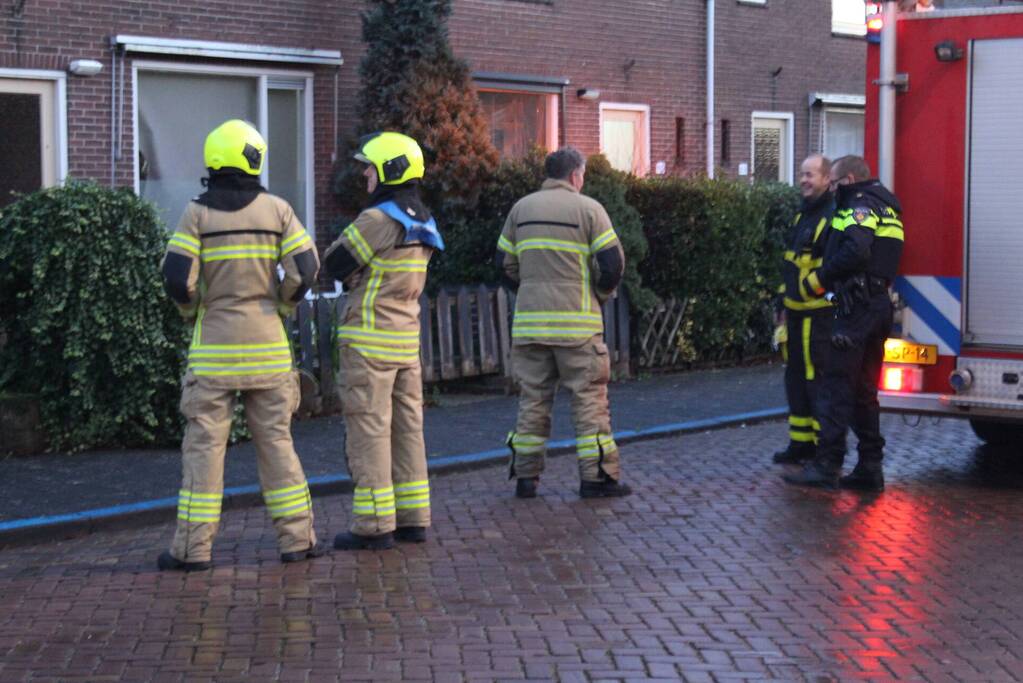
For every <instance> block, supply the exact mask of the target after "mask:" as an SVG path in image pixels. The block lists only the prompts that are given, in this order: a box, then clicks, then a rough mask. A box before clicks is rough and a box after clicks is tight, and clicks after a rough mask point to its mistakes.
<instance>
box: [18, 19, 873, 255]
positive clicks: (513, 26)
mask: <svg viewBox="0 0 1023 683" xmlns="http://www.w3.org/2000/svg"><path fill="white" fill-rule="evenodd" d="M14 5H15V9H17V7H19V6H20V11H13V10H12V11H5V12H4V14H3V16H2V17H0V68H6V69H9V68H31V69H56V70H61V71H63V70H65V69H66V68H67V66H68V64H69V63H70V61H71V60H73V59H80V58H87V59H96V60H99V61H101V62H103V64H104V69H103V71H102V72H101V73H100V74H98V75H96V76H93V77H89V78H82V77H75V76H69V77H68V78H67V111H68V119H67V134H68V147H69V153H68V156H69V170H70V173H71V175H72V176H75V177H84V178H93V179H95V180H97V181H99V182H102V183H109V182H110V179H111V158H112V155H111V145H112V128H111V78H112V77H113V69H112V68H111V67H112V51H111V49H110V46H109V37H110V36H112V35H115V34H131V35H142V36H158V37H164V38H187V39H194V40H216V41H229V42H237V43H247V44H270V45H274V46H288V47H301V48H319V49H331V50H340V51H341V53H342V55H343V57H344V60H345V63H344V65H343V66H341V67H340V68H339V69H335V68H334V67H332V66H304V67H294V68H295V69H296V70H300V71H312V72H313V73H314V74H315V76H314V85H313V88H314V94H315V104H314V140H315V142H314V150H315V173H316V206H317V217H316V218H317V223H318V224H323V223H325V222H327V221H329V220H331V219H332V218H333V213H334V205H333V200H332V198H331V196H330V190H329V187H330V175H331V167H332V158H331V155H332V152H333V150H334V148H335V140H334V126H335V122H334V111H335V106H336V108H337V112H338V128H339V131H340V133H341V135H342V136H344V135H345V134H346V133H347V132H348V131H350V130H351V128H352V127H353V125H354V120H353V119H354V110H355V101H356V97H357V91H358V64H359V60H360V57H361V55H362V52H363V48H362V44H361V38H360V21H359V12H360V11H361V10H363V9H364V8H365V4H364V3H363V2H361V1H360V0H346V1H343V2H333V3H325V2H318V1H315V0H309V1H307V0H277V1H276V2H273V3H269V2H253V3H235V2H229V1H227V0H204V2H196V1H195V0H177V1H176V2H169V1H166V0H163V1H160V0H154V1H141V0H121V1H115V0H92V1H90V2H83V1H74V2H68V1H67V0H28V1H27V2H16V3H14ZM716 7H717V14H718V18H717V30H718V40H717V57H716V58H717V70H716V80H717V88H718V89H717V98H716V106H717V116H718V121H716V122H715V129H716V131H717V149H718V154H720V137H721V120H722V119H726V120H728V121H729V122H730V128H731V135H730V137H731V157H730V161H729V162H728V163H725V164H723V167H724V168H725V170H726V171H728V172H729V173H734V172H735V171H736V168H737V166H738V164H739V163H740V162H743V161H746V162H748V161H749V158H748V157H749V148H750V114H751V112H752V111H753V110H772V111H785V112H791V113H792V114H793V115H794V118H795V159H796V161H797V163H798V160H799V159H800V158H802V156H803V155H804V154H806V153H807V151H808V150H810V149H812V148H813V145H812V143H811V138H813V139H814V140H815V139H816V138H817V137H818V133H817V132H815V131H812V130H811V122H810V120H809V118H810V116H809V111H808V105H807V96H808V93H810V92H812V91H827V92H842V93H858V94H862V93H863V90H864V77H863V73H864V58H865V46H864V43H863V41H862V40H856V39H849V38H842V37H833V36H832V35H831V30H830V14H831V11H830V3H829V2H826V1H814V2H791V1H786V0H767V3H766V5H764V6H757V5H754V4H750V3H749V2H748V0H747V2H739V1H738V0H717V6H716ZM705 22H706V3H705V2H704V1H703V0H632V1H630V2H627V3H623V2H620V0H549V1H544V0H455V3H454V14H453V17H452V20H451V23H450V32H451V40H452V44H453V46H454V49H455V51H456V53H457V54H459V55H460V56H462V57H464V58H465V59H467V60H468V61H469V62H470V64H471V66H472V68H473V69H474V70H476V71H488V72H506V73H515V74H522V75H531V76H554V77H564V78H568V79H570V81H571V85H569V86H568V87H567V88H566V94H565V97H564V98H563V100H562V101H563V105H564V112H563V118H562V135H561V139H562V140H563V141H564V142H567V143H569V144H572V145H575V146H577V147H579V148H580V149H581V150H582V151H584V152H586V153H593V152H597V151H599V113H598V102H594V101H585V100H581V99H579V98H577V97H576V95H575V92H576V90H577V89H578V88H591V89H597V90H599V91H600V92H601V96H600V100H601V101H604V102H620V103H635V104H646V105H649V107H650V112H651V121H650V123H651V126H650V128H651V159H650V160H651V164H652V166H653V164H656V162H658V161H664V162H665V163H666V167H667V171H668V172H680V173H692V172H700V171H701V170H702V169H703V168H704V166H705V163H704V153H705V152H704V139H705V136H704V112H705V84H704V72H705V56H706V52H705V45H704V43H705V30H706V28H705V27H706V24H705ZM139 58H144V59H147V60H161V59H169V58H165V57H159V56H151V55H143V56H139V55H131V54H129V55H127V57H126V58H125V60H124V63H125V64H126V67H127V68H126V74H125V75H126V77H125V79H124V81H125V82H124V98H123V103H124V110H123V112H122V117H123V119H122V120H123V127H122V130H123V139H122V148H123V150H124V153H123V154H122V155H121V159H120V161H118V162H116V163H115V164H114V168H113V175H114V179H115V183H116V184H118V185H129V186H130V185H132V184H133V182H134V173H135V171H134V163H133V153H134V149H135V142H134V140H133V138H132V135H133V132H132V108H131V106H132V102H133V93H132V91H131V85H132V84H131V78H130V76H131V64H132V63H133V61H134V60H135V59H139ZM177 59H185V58H177ZM187 61H188V62H190V63H196V64H199V63H218V62H215V61H212V60H203V59H199V58H191V57H189V58H187ZM219 63H220V64H227V65H230V66H234V65H238V64H239V62H236V61H231V62H230V63H227V62H225V61H223V60H220V61H219ZM241 64H246V63H244V62H242V63H241ZM256 64H257V63H250V64H249V65H256ZM267 66H270V67H273V68H278V69H280V68H285V69H287V68H291V67H289V66H288V65H283V64H279V63H275V64H269V65H267ZM778 67H781V72H780V73H779V74H778V76H777V77H773V78H772V76H771V72H773V71H774V70H775V69H777V68H778ZM335 79H336V83H337V95H336V100H335ZM678 120H682V121H683V122H684V139H683V144H682V146H681V147H682V150H683V154H682V158H681V160H680V162H679V163H676V139H675V138H676V127H677V121H678ZM321 235H322V232H321Z"/></svg>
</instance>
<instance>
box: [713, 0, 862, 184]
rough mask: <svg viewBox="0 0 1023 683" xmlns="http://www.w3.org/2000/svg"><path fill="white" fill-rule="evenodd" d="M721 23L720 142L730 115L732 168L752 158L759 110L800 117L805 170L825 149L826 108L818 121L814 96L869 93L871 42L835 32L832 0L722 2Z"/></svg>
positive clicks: (798, 150) (799, 149) (798, 142)
mask: <svg viewBox="0 0 1023 683" xmlns="http://www.w3.org/2000/svg"><path fill="white" fill-rule="evenodd" d="M717 29H718V41H717V70H716V80H717V98H716V104H715V106H716V110H717V111H716V114H717V118H718V122H717V125H716V136H717V138H716V139H717V141H718V144H720V136H721V124H720V121H721V120H722V119H728V120H729V121H730V122H731V124H730V125H731V129H732V133H731V137H732V155H731V162H730V163H729V164H726V165H725V167H726V170H727V171H728V172H730V173H734V172H735V171H736V169H737V167H738V164H739V163H740V162H747V163H748V162H750V140H751V138H750V135H751V130H750V129H751V115H752V112H753V111H777V112H791V113H792V114H793V115H794V119H795V125H794V133H795V140H794V142H795V164H796V166H797V168H798V164H799V162H800V160H801V159H803V158H804V157H805V156H806V155H807V154H808V153H810V152H814V151H819V149H818V148H817V146H816V145H817V142H818V140H819V137H820V131H819V128H818V127H819V123H820V112H819V111H815V112H814V114H813V119H814V120H813V125H811V121H810V118H811V117H810V111H809V108H808V99H807V98H808V95H809V94H810V93H811V92H814V91H822V92H829V93H844V94H859V95H862V94H863V92H864V88H865V78H866V77H865V68H866V54H867V53H866V42H865V41H864V40H863V39H862V38H849V37H844V36H833V35H832V34H831V3H830V2H827V1H826V0H813V1H812V2H791V1H786V0H767V3H766V4H765V5H763V6H757V5H750V4H744V3H740V2H737V1H736V0H719V2H718V4H717ZM779 67H780V68H781V71H780V72H779V73H778V75H777V76H776V77H772V75H771V74H772V73H774V72H775V71H776V70H777V69H778V68H779ZM719 149H720V147H719Z"/></svg>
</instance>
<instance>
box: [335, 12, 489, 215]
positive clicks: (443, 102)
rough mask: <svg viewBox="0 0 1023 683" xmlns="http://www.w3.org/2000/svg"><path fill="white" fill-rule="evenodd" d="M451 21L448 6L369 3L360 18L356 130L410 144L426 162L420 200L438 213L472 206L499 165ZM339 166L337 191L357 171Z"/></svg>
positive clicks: (347, 185) (343, 161)
mask: <svg viewBox="0 0 1023 683" xmlns="http://www.w3.org/2000/svg"><path fill="white" fill-rule="evenodd" d="M450 15H451V0H370V9H369V10H368V11H367V12H365V13H364V14H363V15H362V38H363V41H364V42H365V43H366V46H367V50H366V54H365V56H364V57H363V58H362V62H361V64H360V66H359V76H360V78H361V80H362V90H361V92H360V95H359V104H358V114H359V125H358V131H357V132H358V134H359V135H365V134H367V133H371V132H374V131H380V130H393V131H398V132H401V133H405V134H406V135H410V136H412V137H413V138H415V139H416V140H417V141H418V142H419V144H420V145H421V146H422V148H423V152H424V153H425V156H426V168H427V174H426V179H425V182H424V184H423V186H424V190H425V195H426V196H425V199H426V200H427V203H428V204H430V205H431V206H435V207H438V208H439V205H440V203H441V202H442V201H443V202H446V203H449V204H450V203H452V202H453V203H455V204H460V205H462V206H467V205H468V206H471V205H473V204H474V203H475V200H476V199H477V197H478V196H479V192H480V190H481V188H482V187H483V185H484V184H485V183H486V181H487V180H488V179H489V178H490V176H491V174H492V173H493V171H494V168H495V167H496V165H497V161H498V154H497V150H496V149H495V148H494V146H493V144H492V143H491V141H490V131H489V127H488V125H487V121H486V118H485V116H484V114H483V109H482V107H481V105H480V102H479V98H478V97H477V95H476V90H475V88H474V86H473V83H472V78H471V76H470V73H469V66H468V64H467V63H466V62H465V61H463V60H461V59H458V58H457V57H455V55H454V53H453V52H452V50H451V46H450V44H449V42H448V30H447V19H448V17H449V16H450ZM341 161H342V164H343V165H342V168H341V175H342V177H341V178H339V180H340V182H339V184H338V188H339V190H341V188H348V187H351V186H352V183H351V182H350V180H348V181H347V182H346V179H345V178H344V176H346V175H347V176H349V178H350V176H351V175H352V174H353V173H357V172H358V171H360V170H361V169H358V168H353V167H352V165H351V164H347V163H345V160H341ZM359 184H360V183H358V182H356V183H354V185H355V186H356V187H357V186H358V185H359ZM342 199H344V197H342Z"/></svg>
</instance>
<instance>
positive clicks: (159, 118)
mask: <svg viewBox="0 0 1023 683" xmlns="http://www.w3.org/2000/svg"><path fill="white" fill-rule="evenodd" d="M134 70H135V79H136V87H135V93H136V102H135V106H136V112H135V115H136V119H135V122H136V131H137V134H136V136H135V137H136V145H137V154H136V160H137V164H136V174H137V176H136V177H137V186H136V187H137V191H138V192H139V194H140V195H141V196H142V197H144V198H146V199H149V200H151V201H153V202H154V203H155V204H156V206H157V208H158V209H159V211H160V214H161V217H162V218H163V219H164V221H165V222H166V223H167V225H168V226H169V227H171V228H173V227H174V226H175V225H176V224H177V219H178V216H179V215H180V214H181V211H182V210H183V209H184V207H185V205H186V204H187V203H188V201H189V200H190V199H191V198H192V197H194V196H195V195H196V194H198V193H199V192H201V191H202V188H201V186H200V184H199V180H200V178H202V177H204V176H205V175H206V173H207V172H206V168H205V166H204V163H203V156H202V149H203V142H204V141H205V139H206V135H207V134H208V133H209V132H210V131H211V130H213V129H214V128H215V127H217V126H218V125H220V124H221V123H223V122H224V121H226V120H228V119H234V118H237V119H243V120H246V121H249V122H251V123H252V124H253V125H254V126H255V127H256V128H257V129H259V131H260V132H261V133H262V135H263V137H264V138H265V139H266V141H267V146H268V150H267V155H266V161H265V163H264V164H263V175H262V176H261V178H260V180H261V181H262V183H263V185H264V186H265V187H266V188H267V189H268V190H269V191H270V192H272V193H274V194H276V195H279V196H281V197H283V198H284V199H286V200H288V202H289V203H290V204H291V205H292V207H293V208H294V209H295V214H296V215H297V216H298V218H299V220H301V221H302V222H303V223H304V224H305V225H306V226H307V227H309V229H310V231H312V229H313V228H312V226H311V225H310V222H311V218H312V216H313V215H314V213H313V189H312V183H311V182H310V180H311V178H312V163H311V162H312V153H311V150H310V145H311V138H312V117H311V115H310V114H311V111H310V109H311V101H312V92H311V91H312V78H311V76H310V75H308V74H295V73H288V72H274V73H267V72H264V71H262V70H259V69H249V68H245V67H240V68H231V67H199V66H187V65H164V64H146V63H136V65H135V67H134Z"/></svg>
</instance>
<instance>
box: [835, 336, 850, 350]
mask: <svg viewBox="0 0 1023 683" xmlns="http://www.w3.org/2000/svg"><path fill="white" fill-rule="evenodd" d="M831 345H832V346H833V347H835V348H836V349H838V350H839V351H848V350H849V349H851V348H852V347H853V340H852V337H850V336H849V335H847V334H844V333H842V332H835V333H834V334H832V335H831Z"/></svg>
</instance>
